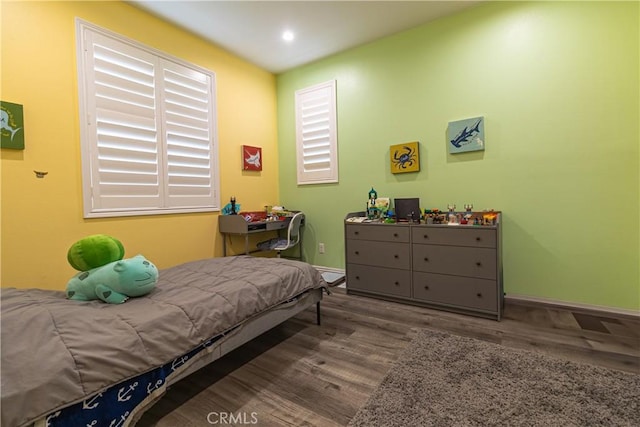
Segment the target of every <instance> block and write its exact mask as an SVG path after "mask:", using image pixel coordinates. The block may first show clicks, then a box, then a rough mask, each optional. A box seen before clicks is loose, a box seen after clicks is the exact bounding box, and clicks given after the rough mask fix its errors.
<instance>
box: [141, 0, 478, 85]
mask: <svg viewBox="0 0 640 427" xmlns="http://www.w3.org/2000/svg"><path fill="white" fill-rule="evenodd" d="M129 3H130V4H132V5H134V6H137V7H139V8H141V9H144V10H146V11H148V12H150V13H152V14H154V15H156V16H158V17H159V18H161V19H163V20H166V21H168V22H171V23H173V24H175V25H177V26H179V27H181V28H184V29H186V30H188V31H191V32H192V33H195V34H197V35H199V36H201V37H203V38H204V39H206V40H209V41H211V42H213V43H215V44H217V45H218V46H221V47H223V48H224V49H226V50H228V51H230V52H233V53H234V54H236V55H238V56H240V57H242V58H244V59H246V60H248V61H250V62H252V63H254V64H256V65H258V66H260V67H262V68H264V69H266V70H268V71H271V72H273V73H280V72H283V71H286V70H289V69H291V68H294V67H297V66H299V65H303V64H306V63H309V62H312V61H315V60H317V59H320V58H324V57H327V56H329V55H332V54H334V53H337V52H340V51H343V50H346V49H349V48H352V47H355V46H358V45H362V44H365V43H368V42H371V41H373V40H376V39H379V38H382V37H385V36H388V35H391V34H394V33H397V32H400V31H403V30H406V29H409V28H412V27H416V26H418V25H421V24H423V23H425V22H427V21H431V20H434V19H436V18H439V17H442V16H445V15H449V14H452V13H455V12H458V11H460V10H462V9H464V8H468V7H471V6H473V5H475V4H477V3H479V1H478V0H475V1H455V0H449V1H402V0H395V1H364V0H360V1H344V0H342V1H326V0H325V1H268V0H262V1H244V0H234V1H214V0H208V1H161V0H152V1H144V0H132V1H129ZM285 30H290V31H292V32H293V33H294V34H295V35H296V38H295V39H294V40H293V41H292V42H285V41H284V40H283V39H282V33H283V31H285Z"/></svg>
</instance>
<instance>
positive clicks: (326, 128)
mask: <svg viewBox="0 0 640 427" xmlns="http://www.w3.org/2000/svg"><path fill="white" fill-rule="evenodd" d="M295 98H296V100H295V103H296V153H297V167H298V184H321V183H330V182H338V129H337V120H336V82H335V80H332V81H329V82H326V83H321V84H318V85H315V86H311V87H308V88H305V89H301V90H298V91H296V94H295Z"/></svg>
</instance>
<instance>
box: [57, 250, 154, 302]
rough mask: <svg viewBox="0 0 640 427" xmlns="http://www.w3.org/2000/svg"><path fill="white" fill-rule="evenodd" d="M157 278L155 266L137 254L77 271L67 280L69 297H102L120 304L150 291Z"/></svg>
mask: <svg viewBox="0 0 640 427" xmlns="http://www.w3.org/2000/svg"><path fill="white" fill-rule="evenodd" d="M157 281H158V269H157V268H156V266H155V265H153V263H151V262H150V261H149V260H147V259H146V258H145V257H144V256H142V255H137V256H135V257H133V258H128V259H123V260H118V261H114V262H111V263H109V264H107V265H103V266H101V267H97V268H93V269H91V270H89V271H83V272H80V273H78V274H76V275H75V276H73V277H72V278H71V279H70V280H69V282H68V283H67V298H69V299H73V300H78V301H89V300H94V299H101V300H102V301H104V302H108V303H110V304H121V303H123V302H125V301H126V300H127V299H129V297H139V296H142V295H145V294H148V293H149V292H151V291H152V290H153V288H154V287H155V285H156V283H157Z"/></svg>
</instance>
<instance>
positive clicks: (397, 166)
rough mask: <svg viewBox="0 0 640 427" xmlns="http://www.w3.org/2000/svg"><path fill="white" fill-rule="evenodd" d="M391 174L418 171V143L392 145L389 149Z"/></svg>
mask: <svg viewBox="0 0 640 427" xmlns="http://www.w3.org/2000/svg"><path fill="white" fill-rule="evenodd" d="M389 157H390V158H391V173H405V172H418V171H419V170H420V153H419V148H418V141H413V142H405V143H404V144H396V145H392V146H391V147H390V148H389Z"/></svg>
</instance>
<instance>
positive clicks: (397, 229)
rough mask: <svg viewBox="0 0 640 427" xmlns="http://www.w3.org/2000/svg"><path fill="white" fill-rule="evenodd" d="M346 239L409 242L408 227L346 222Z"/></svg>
mask: <svg viewBox="0 0 640 427" xmlns="http://www.w3.org/2000/svg"><path fill="white" fill-rule="evenodd" d="M345 233H346V236H345V237H346V238H347V239H356V240H378V241H382V242H404V243H408V242H409V227H408V226H406V225H395V224H369V225H362V224H347V225H346V227H345Z"/></svg>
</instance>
